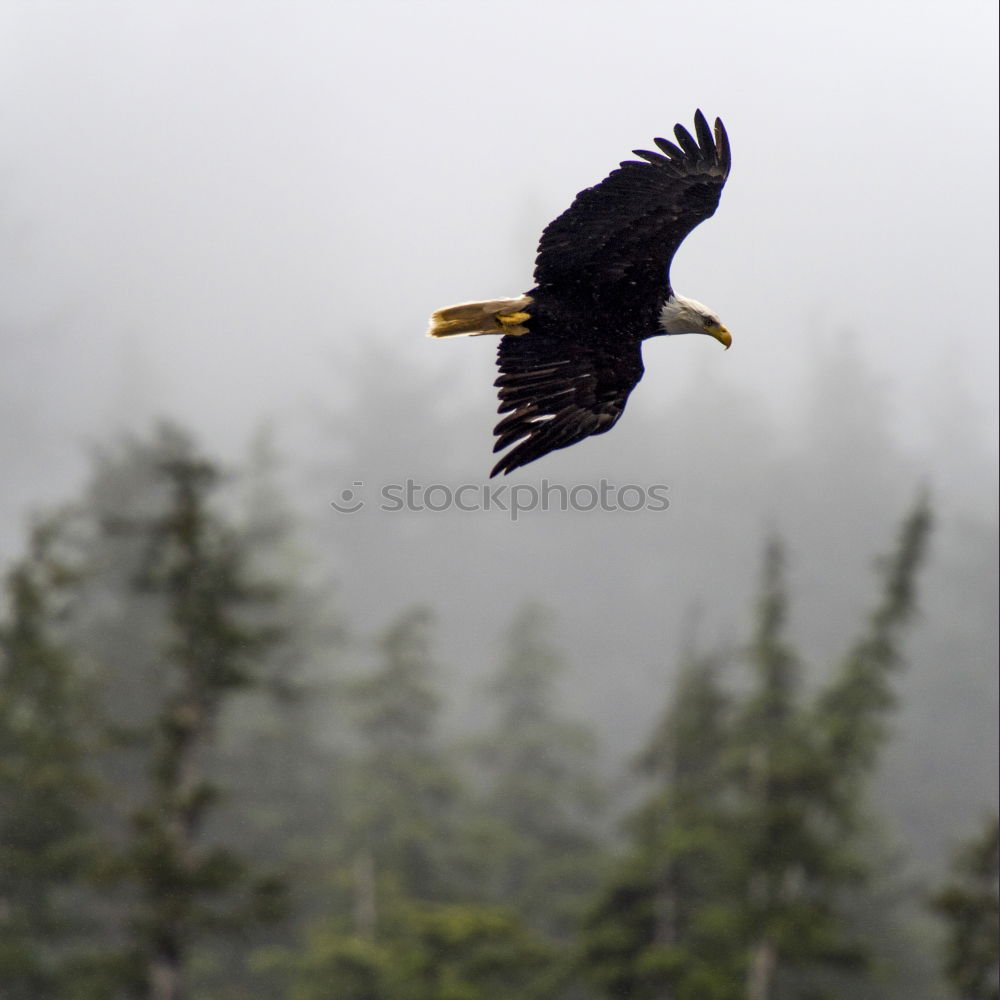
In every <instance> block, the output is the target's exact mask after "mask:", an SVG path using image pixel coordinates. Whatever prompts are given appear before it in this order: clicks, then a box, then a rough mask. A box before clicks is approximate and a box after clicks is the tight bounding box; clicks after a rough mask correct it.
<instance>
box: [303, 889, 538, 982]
mask: <svg viewBox="0 0 1000 1000" xmlns="http://www.w3.org/2000/svg"><path fill="white" fill-rule="evenodd" d="M552 984H553V975H552V961H551V953H550V950H549V948H548V947H547V946H546V945H545V944H544V943H543V942H542V940H541V939H540V938H538V937H537V936H536V935H534V934H533V933H532V932H531V931H530V930H528V929H527V928H525V926H524V925H523V923H522V922H521V921H520V920H519V919H518V918H517V916H516V915H515V914H513V913H512V912H510V911H509V910H506V909H502V908H498V907H488V906H478V905H472V904H460V903H430V904H428V903H421V904H409V905H406V906H403V907H400V908H397V910H396V911H395V913H394V915H393V918H392V920H391V921H388V922H387V923H386V925H385V927H384V933H383V936H382V937H381V938H380V939H379V940H378V941H372V940H370V939H367V938H364V937H362V936H360V935H357V934H342V933H338V932H336V931H335V930H331V929H329V928H324V929H322V930H320V931H319V932H317V933H315V934H314V935H313V937H312V940H311V942H310V946H309V948H308V950H307V952H306V954H305V957H304V958H303V959H302V961H301V963H300V966H299V980H298V984H297V985H296V987H295V989H294V990H293V991H292V993H291V1000H509V998H511V997H518V998H522V1000H548V998H549V997H551V996H552V995H553V993H552V992H551V990H552Z"/></svg>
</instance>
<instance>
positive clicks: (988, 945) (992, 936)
mask: <svg viewBox="0 0 1000 1000" xmlns="http://www.w3.org/2000/svg"><path fill="white" fill-rule="evenodd" d="M998 852H1000V828H998V818H997V816H995V815H994V816H993V817H992V818H991V819H990V820H989V822H987V823H986V825H985V827H984V829H983V831H982V833H980V834H979V835H978V836H977V837H975V838H974V839H972V840H970V841H968V842H967V843H965V844H963V845H962V846H961V847H960V848H959V849H958V850H957V851H956V853H955V857H954V860H953V862H952V868H951V878H950V880H949V881H948V883H947V884H946V885H945V886H944V887H943V888H942V889H941V890H940V891H939V892H938V893H937V894H936V895H935V896H934V898H933V900H932V906H933V908H934V909H935V911H936V912H937V913H938V914H939V915H940V916H941V917H942V918H943V919H944V920H945V922H946V924H947V929H948V941H947V951H946V955H945V962H944V971H945V974H946V976H947V978H948V982H949V983H950V984H951V986H952V987H953V989H954V990H955V996H956V997H958V998H960V1000H997V996H998V993H1000V987H998V983H997V967H998V964H1000V950H998V944H997V942H998V939H1000V927H998V920H997V912H998V909H1000V898H998V889H997V879H998V871H997V856H998Z"/></svg>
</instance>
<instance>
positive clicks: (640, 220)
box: [535, 111, 730, 303]
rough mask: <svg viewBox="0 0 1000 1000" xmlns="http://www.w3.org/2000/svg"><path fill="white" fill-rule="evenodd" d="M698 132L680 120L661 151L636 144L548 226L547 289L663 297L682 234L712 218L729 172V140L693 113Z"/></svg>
mask: <svg viewBox="0 0 1000 1000" xmlns="http://www.w3.org/2000/svg"><path fill="white" fill-rule="evenodd" d="M695 135H696V136H697V138H695V136H692V135H691V133H690V132H689V131H688V130H687V129H685V128H683V127H682V126H681V125H678V126H677V127H676V128H675V129H674V138H675V139H676V143H674V142H670V141H669V140H667V139H654V140H653V141H654V142H655V144H656V146H657V147H658V149H659V150H660V153H653V152H650V151H648V150H636V151H635V155H636V156H638V157H640V158H641V160H640V161H635V160H626V161H625V162H624V163H622V164H621V166H620V167H619V168H618V169H617V170H614V171H612V173H611V174H609V175H608V176H607V177H606V178H605V179H604V180H603V181H601V182H600V184H597V185H595V186H594V187H590V188H586V189H584V190H583V191H581V192H580V193H579V194H578V195H577V196H576V198H575V200H574V201H573V204H572V205H570V207H569V208H568V209H567V210H566V211H565V212H563V214H562V215H560V216H559V217H558V218H557V219H554V220H553V221H552V222H551V223H549V225H548V226H547V227H546V228H545V231H544V232H543V233H542V238H541V240H540V242H539V244H538V256H537V258H536V260H535V284H536V288H537V291H538V292H540V293H541V294H543V295H544V294H545V293H546V292H550V293H551V294H553V295H560V294H566V293H569V294H575V295H577V296H580V295H584V296H585V297H586V298H587V299H589V300H592V301H594V302H595V303H600V301H602V300H606V301H613V300H614V299H615V298H616V297H617V296H620V295H622V293H623V292H624V291H625V290H627V292H628V297H629V299H630V300H631V301H632V302H638V303H642V302H647V301H651V300H654V299H660V300H662V297H663V296H664V294H665V292H666V290H667V289H668V288H669V268H670V261H671V259H672V258H673V256H674V253H675V252H676V250H677V248H678V247H679V246H680V244H681V242H682V241H683V239H684V238H685V237H686V236H687V234H688V233H689V232H691V230H692V229H694V227H695V226H697V225H698V224H699V223H700V222H703V221H704V220H705V219H707V218H709V216H711V215H712V213H713V212H714V211H715V209H716V206H717V205H718V203H719V195H720V194H721V193H722V187H723V185H724V184H725V182H726V177H727V176H728V174H729V163H730V158H729V140H728V138H727V136H726V130H725V128H724V127H723V125H722V122H721V121H719V120H718V119H716V121H715V128H714V131H713V130H712V129H711V128H710V127H709V124H708V122H707V121H706V119H705V116H704V115H703V114H702V113H701V112H700V111H699V112H698V113H697V114H696V115H695Z"/></svg>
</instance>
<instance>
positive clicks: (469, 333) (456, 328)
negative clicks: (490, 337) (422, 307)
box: [427, 295, 532, 337]
mask: <svg viewBox="0 0 1000 1000" xmlns="http://www.w3.org/2000/svg"><path fill="white" fill-rule="evenodd" d="M531 301H532V300H531V296H530V295H522V296H521V297H520V298H519V299H490V300H489V301H488V302H462V303H461V304H459V305H457V306H446V307H445V308H444V309H438V311H437V312H436V313H434V315H433V316H431V325H430V327H429V329H428V330H427V336H428V337H478V336H480V335H481V334H484V333H495V334H502V333H509V334H512V335H513V336H515V337H519V336H520V335H521V334H522V333H527V332H528V328H527V327H526V326H525V325H524V324H525V323H526V322H527V320H528V319H529V318H530V313H528V312H526V310H527V308H528V306H530V305H531Z"/></svg>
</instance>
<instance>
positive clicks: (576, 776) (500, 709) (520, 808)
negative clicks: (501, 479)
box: [475, 605, 602, 941]
mask: <svg viewBox="0 0 1000 1000" xmlns="http://www.w3.org/2000/svg"><path fill="white" fill-rule="evenodd" d="M546 626H547V620H546V616H545V614H544V612H543V611H542V610H541V609H539V608H537V607H535V606H533V605H526V606H524V607H523V608H521V609H520V611H518V613H517V614H516V615H515V617H514V619H513V621H512V622H511V625H510V628H509V631H508V636H507V656H506V659H505V660H504V662H503V664H502V665H501V667H500V670H499V672H498V673H497V674H496V676H495V677H494V678H493V681H492V683H491V684H490V688H489V696H490V697H489V704H490V707H491V711H492V712H493V715H494V723H493V727H492V731H491V732H489V733H487V734H486V735H485V736H484V737H482V738H481V739H480V740H478V741H477V742H476V744H475V750H476V756H477V757H478V761H479V767H478V769H477V776H478V780H477V785H480V786H481V787H482V788H483V795H482V803H481V804H482V808H483V813H484V820H485V825H486V830H485V831H484V837H485V840H486V842H485V843H484V845H483V853H484V854H486V855H487V856H488V858H489V868H490V875H489V877H488V880H487V884H488V885H489V886H490V895H491V896H492V898H493V899H494V900H495V901H496V902H499V903H503V904H505V905H509V906H513V907H515V908H516V909H517V911H518V912H519V913H521V914H522V915H524V917H525V918H526V919H527V920H528V921H529V922H530V923H531V924H532V925H533V926H535V927H537V928H538V929H539V930H541V931H544V932H545V933H547V934H549V935H552V936H554V937H555V938H557V939H561V940H564V941H565V940H567V939H568V938H569V937H570V936H571V935H572V933H573V932H574V931H575V929H576V925H577V923H578V921H579V918H580V916H581V906H582V903H583V900H585V899H586V898H588V897H589V896H590V895H591V894H592V893H593V891H594V889H595V888H596V885H597V879H598V878H599V875H600V867H601V862H602V854H601V851H600V850H599V848H598V837H597V835H598V823H597V814H598V812H599V809H600V807H601V796H600V792H599V790H598V786H597V781H596V778H595V774H594V772H595V769H596V763H597V761H596V753H595V739H594V735H593V733H592V732H591V730H590V729H589V728H588V727H587V726H585V725H583V724H581V723H578V722H575V721H572V720H570V719H568V718H565V717H563V716H561V715H560V713H559V711H558V708H557V689H556V683H557V681H558V679H559V675H560V673H562V672H563V671H564V670H565V664H564V663H563V662H562V661H561V660H560V658H559V656H558V655H557V653H556V652H555V650H554V649H553V648H552V646H551V643H550V642H549V640H548V637H547V635H546Z"/></svg>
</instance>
